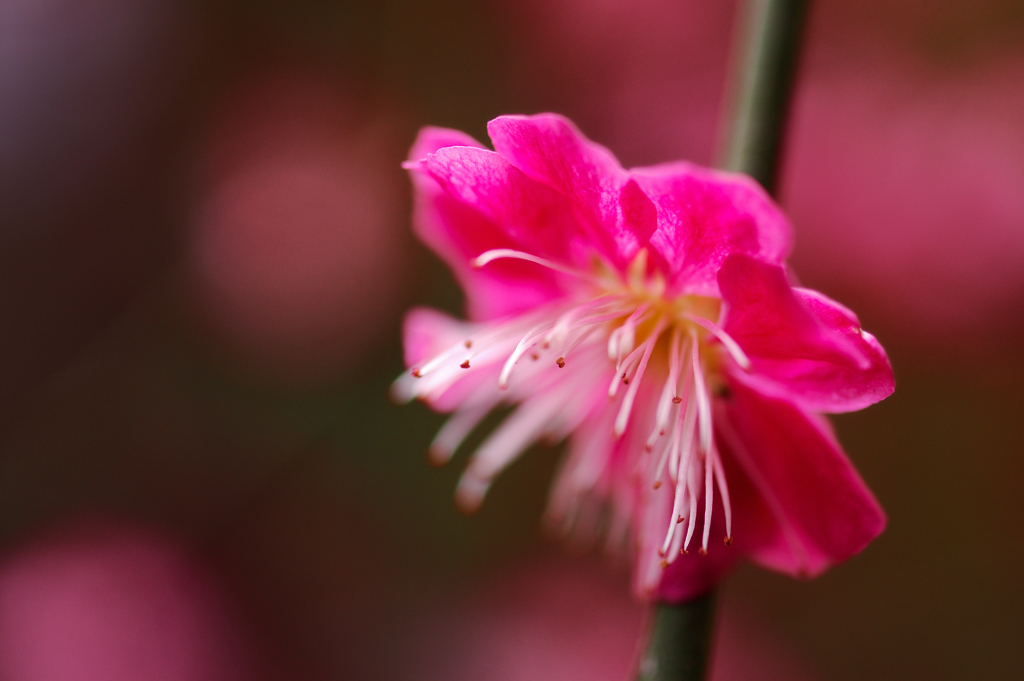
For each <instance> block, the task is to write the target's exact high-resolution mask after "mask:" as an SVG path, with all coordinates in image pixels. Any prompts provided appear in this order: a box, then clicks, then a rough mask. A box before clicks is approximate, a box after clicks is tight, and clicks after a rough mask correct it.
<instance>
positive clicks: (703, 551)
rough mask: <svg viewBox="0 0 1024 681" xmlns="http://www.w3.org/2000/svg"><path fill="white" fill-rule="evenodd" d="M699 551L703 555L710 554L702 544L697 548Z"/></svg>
mask: <svg viewBox="0 0 1024 681" xmlns="http://www.w3.org/2000/svg"><path fill="white" fill-rule="evenodd" d="M697 553H699V554H700V555H702V556H706V555H708V550H707V549H706V548H704V547H703V546H702V547H700V548H699V549H697Z"/></svg>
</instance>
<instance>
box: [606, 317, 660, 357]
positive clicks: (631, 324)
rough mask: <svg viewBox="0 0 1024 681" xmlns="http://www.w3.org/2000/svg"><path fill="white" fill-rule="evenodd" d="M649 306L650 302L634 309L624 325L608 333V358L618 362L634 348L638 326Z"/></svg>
mask: <svg viewBox="0 0 1024 681" xmlns="http://www.w3.org/2000/svg"><path fill="white" fill-rule="evenodd" d="M649 307H650V303H643V304H642V305H640V306H639V307H638V308H636V309H635V310H633V314H631V315H629V317H627V318H626V321H624V322H623V323H622V326H620V327H619V328H617V329H615V330H614V331H612V332H611V333H610V334H609V335H608V359H613V360H615V363H616V364H618V363H619V362H621V361H622V356H623V355H625V354H629V353H630V352H631V351H632V350H633V343H634V342H636V336H635V333H636V326H637V324H639V323H640V321H641V319H642V317H643V316H644V313H645V312H647V309H648V308H649Z"/></svg>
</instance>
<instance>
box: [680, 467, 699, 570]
mask: <svg viewBox="0 0 1024 681" xmlns="http://www.w3.org/2000/svg"><path fill="white" fill-rule="evenodd" d="M697 463H698V462H697V461H694V465H692V466H688V467H687V470H686V472H685V475H686V485H687V487H688V488H689V489H690V490H693V491H692V492H691V493H690V522H689V523H687V526H686V540H685V541H684V542H683V550H684V551H685V550H686V549H688V548H690V540H691V539H693V530H694V528H696V527H697V494H696V489H697V487H696V485H695V484H694V483H695V482H696V480H695V479H694V478H695V476H696V475H697V470H696V469H697V465H696V464H697Z"/></svg>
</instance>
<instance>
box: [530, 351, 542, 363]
mask: <svg viewBox="0 0 1024 681" xmlns="http://www.w3.org/2000/svg"><path fill="white" fill-rule="evenodd" d="M530 359H532V360H533V361H534V362H536V361H537V360H538V359H540V355H538V354H537V353H536V352H531V353H530Z"/></svg>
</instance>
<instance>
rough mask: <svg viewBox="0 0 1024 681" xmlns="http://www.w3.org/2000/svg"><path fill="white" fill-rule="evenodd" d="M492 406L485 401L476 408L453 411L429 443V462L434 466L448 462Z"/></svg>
mask: <svg viewBox="0 0 1024 681" xmlns="http://www.w3.org/2000/svg"><path fill="white" fill-rule="evenodd" d="M493 407H494V405H493V404H490V403H487V404H485V405H484V406H483V407H478V408H476V409H466V410H463V411H457V412H455V413H454V414H453V415H452V416H451V417H450V418H449V419H448V420H447V421H445V422H444V425H443V426H441V430H439V431H437V435H435V436H434V441H433V442H432V443H431V444H430V449H429V450H428V451H427V458H428V460H429V461H430V463H431V464H433V465H435V466H443V465H444V464H446V463H448V461H449V460H450V459H451V458H452V454H454V453H455V450H456V449H458V448H459V445H461V444H462V441H463V440H465V439H466V437H467V436H468V435H469V434H470V433H471V432H473V429H474V428H476V426H477V424H479V423H480V421H482V420H483V418H484V417H485V416H487V414H488V413H490V411H491V409H492V408H493Z"/></svg>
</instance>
